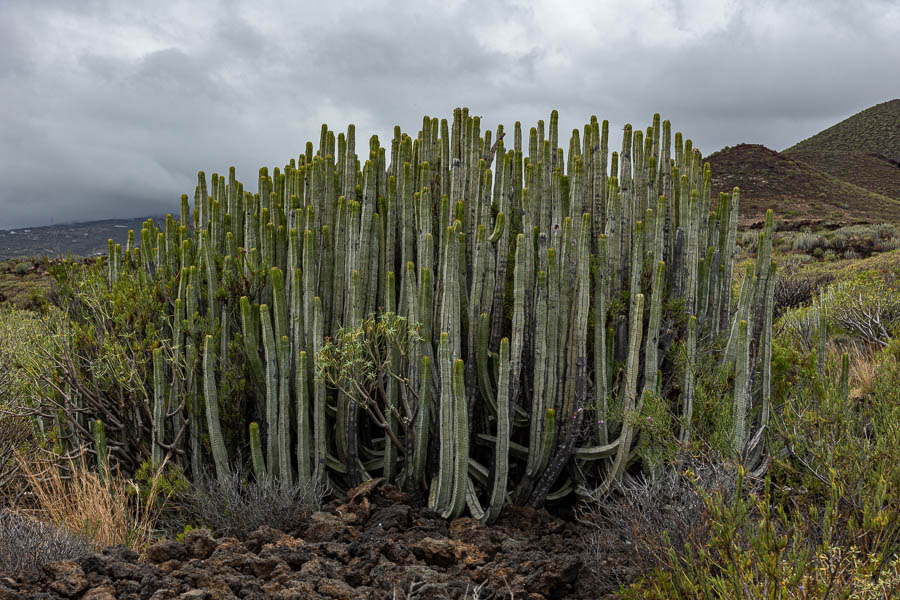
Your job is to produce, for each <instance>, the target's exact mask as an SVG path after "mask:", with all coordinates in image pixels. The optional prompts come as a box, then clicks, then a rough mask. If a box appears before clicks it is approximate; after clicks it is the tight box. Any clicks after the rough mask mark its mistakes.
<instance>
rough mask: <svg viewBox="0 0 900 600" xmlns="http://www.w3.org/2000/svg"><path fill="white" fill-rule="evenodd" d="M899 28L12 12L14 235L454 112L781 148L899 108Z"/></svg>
mask: <svg viewBox="0 0 900 600" xmlns="http://www.w3.org/2000/svg"><path fill="white" fill-rule="evenodd" d="M898 33H900V2H898V0H854V1H852V2H851V1H849V0H847V1H844V0H834V1H831V0H810V1H808V2H802V1H790V0H778V1H771V2H770V1H759V2H754V1H750V0H748V1H743V2H741V1H724V0H690V1H679V0H671V1H670V0H631V1H628V2H624V1H623V2H612V1H599V0H584V1H582V0H565V1H560V0H539V1H535V2H526V1H524V0H522V1H518V0H506V1H502V2H487V1H484V0H482V1H468V0H441V1H440V2H431V1H423V0H409V1H399V2H386V1H365V2H363V1H356V2H338V1H331V2H322V1H317V2H309V3H304V2H272V1H269V0H263V1H255V2H252V3H251V2H237V1H232V0H221V1H217V2H216V1H209V2H205V1H192V2H161V1H159V0H154V1H146V2H143V1H128V2H125V1H120V0H108V1H107V0H44V1H41V0H0V181H2V184H0V229H6V228H12V227H23V226H31V225H46V224H49V223H50V221H51V219H53V220H54V221H55V222H57V223H59V222H62V221H70V220H93V219H102V218H113V217H126V216H143V215H147V214H160V213H164V212H167V211H173V212H174V211H177V210H178V199H179V198H180V195H181V194H182V193H188V194H191V195H192V193H193V188H194V184H195V181H196V172H197V171H198V170H200V169H203V170H205V171H207V172H208V173H210V172H213V171H218V172H224V171H225V170H226V169H227V168H228V166H229V165H236V166H237V169H238V177H239V178H240V179H242V180H243V181H245V182H251V183H252V185H250V186H249V187H250V188H254V187H255V181H256V172H257V169H258V168H259V166H261V165H269V166H276V165H283V164H284V163H285V162H287V161H288V160H289V158H290V157H291V156H295V155H297V154H298V153H300V152H301V151H302V150H303V148H304V145H305V142H306V140H308V139H313V140H315V141H318V132H319V126H320V124H321V123H322V122H327V123H328V124H329V125H330V126H331V127H332V128H334V129H336V130H342V129H344V128H345V127H346V124H347V123H348V122H354V123H356V125H357V138H358V143H365V140H366V139H367V137H368V135H369V134H371V133H377V134H379V135H380V136H381V137H382V141H383V142H385V143H386V142H387V141H388V140H389V136H390V132H391V128H392V126H393V125H394V124H399V125H401V126H402V127H403V129H404V131H407V132H409V133H411V134H414V133H415V131H416V130H417V125H419V124H420V123H421V117H422V115H424V114H429V115H432V116H447V117H449V116H450V115H451V112H452V109H453V108H454V107H455V106H468V107H470V109H471V111H472V114H479V115H482V116H483V124H484V125H485V126H489V127H492V128H493V127H494V126H495V125H496V124H497V123H498V122H502V123H504V124H505V125H506V126H507V127H509V126H511V125H512V124H513V122H514V121H516V120H521V121H522V122H523V124H524V125H526V126H530V125H532V124H534V123H536V122H537V119H540V118H545V119H546V118H547V116H548V115H549V112H550V110H551V109H553V108H556V109H558V110H559V111H560V114H561V123H560V125H561V128H560V129H561V135H562V132H565V131H570V130H571V128H572V127H578V126H580V125H581V124H582V123H584V122H585V120H586V119H588V118H589V117H590V115H591V114H596V115H597V116H598V117H599V118H600V119H609V120H610V124H611V131H613V132H616V131H620V130H621V127H622V125H623V124H624V123H625V122H632V123H634V124H635V125H640V126H642V127H643V126H646V125H647V124H648V122H649V120H650V119H651V117H652V114H653V113H654V112H660V113H661V114H662V115H663V118H668V119H670V120H671V121H672V124H673V127H674V128H675V129H677V130H680V131H683V132H684V133H685V135H686V136H687V137H690V138H692V139H693V140H694V142H695V146H698V147H699V148H700V149H701V150H702V151H703V152H704V153H705V154H709V153H711V152H713V151H715V150H717V149H719V148H721V147H722V146H725V145H734V144H737V143H740V142H754V143H762V144H765V145H766V146H769V147H771V148H774V149H779V150H780V149H783V148H784V147H786V146H789V145H791V144H792V143H794V142H795V141H798V140H800V139H803V138H805V137H808V136H809V135H811V134H813V133H815V132H817V131H819V130H821V129H822V128H824V127H827V126H828V125H831V124H833V123H835V122H837V121H839V120H841V119H843V118H845V117H847V116H849V115H851V114H853V113H855V112H857V111H859V110H861V109H863V108H866V107H868V106H871V105H873V104H876V103H879V102H883V101H886V100H889V99H892V98H896V97H900V76H898V75H897V73H898V65H900V35H898ZM611 137H613V138H614V139H615V143H616V144H618V142H619V140H618V138H617V137H616V136H615V134H613V135H611Z"/></svg>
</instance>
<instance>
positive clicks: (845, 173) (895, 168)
mask: <svg viewBox="0 0 900 600" xmlns="http://www.w3.org/2000/svg"><path fill="white" fill-rule="evenodd" d="M783 154H784V155H785V156H788V157H790V158H792V159H794V160H797V161H800V162H804V163H806V164H808V165H810V166H811V167H815V168H816V169H818V170H820V171H823V172H825V173H828V174H829V175H832V176H834V177H837V178H838V179H842V180H844V181H847V182H849V183H852V184H853V185H856V186H859V187H861V188H865V189H867V190H869V191H870V192H875V193H876V194H881V195H882V196H887V197H889V198H895V199H898V200H900V161H897V160H892V159H890V158H888V157H886V156H884V155H881V154H875V153H864V152H840V151H828V150H818V151H817V150H792V151H790V152H788V151H787V150H785V151H784V153H783Z"/></svg>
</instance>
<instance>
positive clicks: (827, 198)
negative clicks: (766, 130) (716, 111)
mask: <svg viewBox="0 0 900 600" xmlns="http://www.w3.org/2000/svg"><path fill="white" fill-rule="evenodd" d="M707 160H708V161H709V163H710V166H711V167H712V187H713V198H716V196H717V194H718V192H727V191H731V190H732V188H734V187H735V186H738V187H740V188H741V191H742V194H741V207H740V214H741V224H742V226H751V225H754V224H757V223H760V222H761V221H762V219H763V217H764V215H765V211H766V209H768V208H772V209H773V210H775V214H776V216H777V218H778V221H779V223H780V225H779V226H780V227H782V228H792V227H801V226H806V225H820V226H826V227H827V226H829V225H844V224H850V223H876V222H883V221H892V222H900V200H898V199H894V198H891V197H888V196H885V195H882V194H878V193H875V192H872V191H870V190H868V189H865V188H862V187H860V186H857V185H853V184H852V183H849V182H847V181H844V180H842V179H839V178H838V177H836V176H834V175H832V174H829V173H826V172H823V171H821V170H819V169H817V168H815V167H813V166H812V165H810V164H808V163H806V162H803V161H800V160H795V159H794V158H792V157H790V156H786V155H784V154H780V153H778V152H775V151H774V150H770V149H769V148H766V147H765V146H761V145H758V144H740V145H738V146H734V147H729V148H723V149H722V150H720V151H718V152H715V153H713V154H711V155H710V156H708V157H707Z"/></svg>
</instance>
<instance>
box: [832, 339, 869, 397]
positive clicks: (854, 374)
mask: <svg viewBox="0 0 900 600" xmlns="http://www.w3.org/2000/svg"><path fill="white" fill-rule="evenodd" d="M848 354H849V355H850V393H851V395H852V396H856V397H863V396H868V395H870V394H872V393H873V392H874V391H875V384H876V381H877V379H878V350H877V349H876V348H873V347H870V346H858V345H854V346H852V347H851V348H850V349H849V351H848ZM837 360H838V361H840V356H838V357H837Z"/></svg>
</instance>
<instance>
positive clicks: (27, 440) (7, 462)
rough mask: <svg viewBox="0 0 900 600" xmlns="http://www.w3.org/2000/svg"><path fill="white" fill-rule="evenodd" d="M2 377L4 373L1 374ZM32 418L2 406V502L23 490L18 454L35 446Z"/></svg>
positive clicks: (0, 419) (0, 482)
mask: <svg viewBox="0 0 900 600" xmlns="http://www.w3.org/2000/svg"><path fill="white" fill-rule="evenodd" d="M0 377H2V374H0ZM33 442H34V440H33V432H32V429H31V422H30V420H29V419H28V418H27V417H25V416H23V415H20V414H17V413H16V412H14V411H10V410H9V409H4V408H2V407H0V494H2V496H3V497H2V498H0V502H6V503H12V502H14V500H15V497H16V496H17V495H18V492H19V491H20V490H21V483H22V482H21V480H20V474H21V469H20V468H19V461H18V460H17V455H18V454H19V453H21V452H24V451H26V450H31V448H29V446H33Z"/></svg>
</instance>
